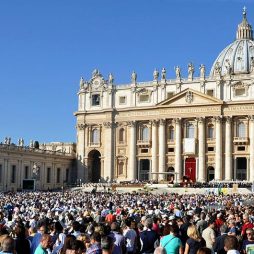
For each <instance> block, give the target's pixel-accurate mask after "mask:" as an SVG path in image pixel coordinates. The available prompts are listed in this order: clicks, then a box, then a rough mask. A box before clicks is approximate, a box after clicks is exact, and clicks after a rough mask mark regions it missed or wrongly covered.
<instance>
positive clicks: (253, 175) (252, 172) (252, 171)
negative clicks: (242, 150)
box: [249, 116, 254, 181]
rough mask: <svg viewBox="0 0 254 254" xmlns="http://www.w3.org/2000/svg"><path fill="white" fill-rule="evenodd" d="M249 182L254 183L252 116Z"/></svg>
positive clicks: (251, 117) (251, 122) (253, 126)
mask: <svg viewBox="0 0 254 254" xmlns="http://www.w3.org/2000/svg"><path fill="white" fill-rule="evenodd" d="M249 176H250V177H249V180H250V181H254V116H250V174H249Z"/></svg>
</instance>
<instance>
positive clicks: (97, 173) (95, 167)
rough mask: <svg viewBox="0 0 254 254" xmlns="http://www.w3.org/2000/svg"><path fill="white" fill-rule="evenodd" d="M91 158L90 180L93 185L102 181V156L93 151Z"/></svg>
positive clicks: (90, 154)
mask: <svg viewBox="0 0 254 254" xmlns="http://www.w3.org/2000/svg"><path fill="white" fill-rule="evenodd" d="M88 158H89V168H90V174H89V176H90V177H89V180H90V181H91V182H92V183H98V182H99V180H100V179H101V154H100V152H98V151H97V150H93V151H91V152H90V153H89V155H88Z"/></svg>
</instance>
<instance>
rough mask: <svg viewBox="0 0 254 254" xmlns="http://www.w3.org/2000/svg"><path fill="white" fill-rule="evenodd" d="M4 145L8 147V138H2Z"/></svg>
mask: <svg viewBox="0 0 254 254" xmlns="http://www.w3.org/2000/svg"><path fill="white" fill-rule="evenodd" d="M4 144H5V145H8V138H7V137H5V138H4Z"/></svg>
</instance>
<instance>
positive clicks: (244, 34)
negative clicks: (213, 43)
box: [236, 7, 253, 40]
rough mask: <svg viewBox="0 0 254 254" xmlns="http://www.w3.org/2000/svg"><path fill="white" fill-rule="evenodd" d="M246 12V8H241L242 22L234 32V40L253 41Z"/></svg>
mask: <svg viewBox="0 0 254 254" xmlns="http://www.w3.org/2000/svg"><path fill="white" fill-rule="evenodd" d="M246 16H247V12H246V7H244V8H243V20H242V22H241V23H240V24H239V25H238V29H237V32H236V39H237V40H242V39H249V40H253V30H252V27H251V25H250V24H249V23H248V21H247V17H246Z"/></svg>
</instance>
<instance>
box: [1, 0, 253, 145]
mask: <svg viewBox="0 0 254 254" xmlns="http://www.w3.org/2000/svg"><path fill="white" fill-rule="evenodd" d="M244 5H246V7H247V13H248V20H249V22H250V23H251V24H253V25H254V3H253V1H250V0H249V1H248V0H242V1H240V0H238V1H237V0H125V1H124V0H114V1H113V0H36V1H35V0H23V1H22V0H1V1H0V50H1V54H0V88H1V90H0V93H1V100H0V109H1V117H0V126H1V127H0V140H1V141H2V140H3V139H4V137H5V136H10V137H12V141H13V142H15V143H16V142H17V139H18V138H20V137H23V138H24V139H25V143H26V144H28V143H29V140H30V139H33V140H38V141H39V142H51V141H63V142H75V141H76V130H75V117H74V116H73V112H74V111H76V109H77V103H78V101H77V95H76V93H77V91H78V88H79V79H80V77H81V76H83V77H84V78H85V79H86V80H87V79H89V78H90V76H91V72H92V71H93V69H95V68H98V69H99V70H100V71H101V73H102V74H103V75H104V76H105V77H107V75H108V73H109V72H112V73H113V74H114V76H115V83H128V82H129V80H130V75H131V72H132V70H135V71H136V72H137V74H138V81H148V80H151V79H152V73H153V70H154V68H155V67H156V68H158V69H161V68H162V67H165V68H166V69H167V77H168V78H170V77H171V78H174V66H176V65H180V66H181V68H182V69H183V73H185V70H186V66H187V64H188V62H190V61H192V62H193V63H194V64H195V66H196V70H198V66H199V65H200V64H201V63H203V64H205V65H206V66H207V72H208V71H209V69H210V68H211V65H212V63H213V61H214V60H215V58H216V57H217V55H218V54H219V52H220V51H221V50H222V49H223V48H224V47H225V46H227V45H228V44H229V43H230V42H232V41H233V40H234V39H235V32H236V28H237V24H238V23H239V22H240V21H241V19H242V8H243V6H244Z"/></svg>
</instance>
